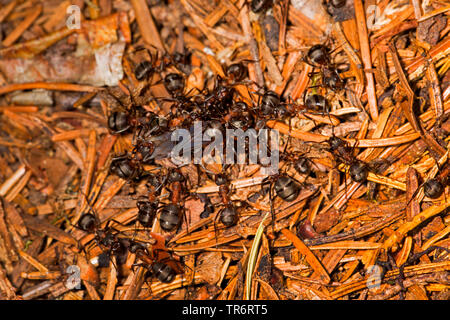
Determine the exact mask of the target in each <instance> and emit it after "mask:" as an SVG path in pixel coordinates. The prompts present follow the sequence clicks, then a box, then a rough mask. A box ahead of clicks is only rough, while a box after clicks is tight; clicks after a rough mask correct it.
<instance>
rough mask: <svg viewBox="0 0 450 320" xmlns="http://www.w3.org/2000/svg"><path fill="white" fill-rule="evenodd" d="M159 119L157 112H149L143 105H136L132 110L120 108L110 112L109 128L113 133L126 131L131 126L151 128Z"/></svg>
mask: <svg viewBox="0 0 450 320" xmlns="http://www.w3.org/2000/svg"><path fill="white" fill-rule="evenodd" d="M158 119H159V118H158V116H157V115H156V114H155V113H153V112H148V111H146V110H145V109H143V108H142V107H141V106H134V107H133V108H132V110H127V111H124V110H119V111H114V112H112V113H111V114H109V115H108V128H109V131H110V132H111V134H121V133H126V132H128V131H129V130H130V129H131V128H145V129H149V128H150V129H151V128H153V127H154V126H155V122H156V123H157V122H158Z"/></svg>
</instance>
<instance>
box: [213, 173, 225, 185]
mask: <svg viewBox="0 0 450 320" xmlns="http://www.w3.org/2000/svg"><path fill="white" fill-rule="evenodd" d="M215 182H216V184H217V185H218V186H223V185H225V184H227V183H228V179H227V177H226V175H225V174H223V173H219V174H217V175H216V177H215Z"/></svg>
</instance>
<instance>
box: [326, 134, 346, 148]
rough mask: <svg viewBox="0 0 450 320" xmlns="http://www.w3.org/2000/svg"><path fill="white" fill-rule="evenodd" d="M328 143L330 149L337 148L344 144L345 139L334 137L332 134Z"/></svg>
mask: <svg viewBox="0 0 450 320" xmlns="http://www.w3.org/2000/svg"><path fill="white" fill-rule="evenodd" d="M328 144H329V145H330V149H331V150H332V151H334V150H336V149H338V148H339V147H341V146H343V145H345V141H344V140H342V139H341V138H338V137H336V136H335V135H334V134H333V136H332V137H331V138H330V139H328Z"/></svg>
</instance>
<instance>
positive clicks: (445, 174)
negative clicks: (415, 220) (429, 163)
mask: <svg viewBox="0 0 450 320" xmlns="http://www.w3.org/2000/svg"><path fill="white" fill-rule="evenodd" d="M449 173H450V164H449V163H447V164H446V165H445V167H444V168H443V169H442V170H441V172H440V173H439V174H438V175H437V176H436V177H435V178H433V179H429V180H428V181H426V182H425V183H424V184H423V191H424V193H425V195H426V196H427V197H428V198H431V199H437V198H439V197H440V196H441V195H442V194H443V193H444V190H445V187H446V186H448V185H449V182H450V178H449Z"/></svg>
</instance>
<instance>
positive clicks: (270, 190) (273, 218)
mask: <svg viewBox="0 0 450 320" xmlns="http://www.w3.org/2000/svg"><path fill="white" fill-rule="evenodd" d="M273 186H274V184H273V183H271V184H270V187H269V202H270V214H271V216H272V222H271V225H272V232H274V233H275V211H274V209H273V199H272V188H273Z"/></svg>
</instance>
